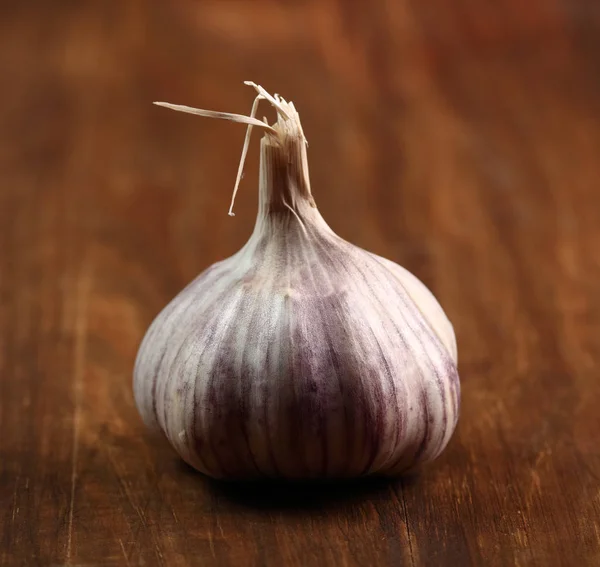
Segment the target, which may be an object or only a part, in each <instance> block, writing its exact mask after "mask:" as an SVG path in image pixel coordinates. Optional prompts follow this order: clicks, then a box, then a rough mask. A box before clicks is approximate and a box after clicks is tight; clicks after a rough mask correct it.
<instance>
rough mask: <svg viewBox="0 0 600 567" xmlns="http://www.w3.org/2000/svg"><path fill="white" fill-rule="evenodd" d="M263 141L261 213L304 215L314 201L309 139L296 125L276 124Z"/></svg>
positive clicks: (313, 204)
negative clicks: (272, 131) (309, 159)
mask: <svg viewBox="0 0 600 567" xmlns="http://www.w3.org/2000/svg"><path fill="white" fill-rule="evenodd" d="M277 126H279V128H277V130H278V132H277V133H276V134H272V133H270V132H268V133H267V134H266V135H265V136H264V137H263V139H262V140H261V144H260V179H259V209H260V210H259V215H260V216H262V217H273V216H278V217H279V216H290V215H292V216H294V215H297V216H300V217H304V216H305V214H306V213H308V212H309V210H310V209H314V208H315V202H314V200H313V198H312V194H311V191H310V180H309V174H308V161H307V156H306V142H305V140H304V137H303V135H302V133H301V132H300V131H299V130H298V129H297V128H294V129H291V128H289V127H288V128H286V127H285V126H286V124H285V123H284V124H283V125H281V126H280V125H279V124H278V125H277Z"/></svg>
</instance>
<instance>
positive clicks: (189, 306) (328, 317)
mask: <svg viewBox="0 0 600 567" xmlns="http://www.w3.org/2000/svg"><path fill="white" fill-rule="evenodd" d="M250 84H251V85H252V86H254V87H255V88H256V89H257V91H258V93H259V94H258V97H257V99H256V100H255V104H254V106H253V109H252V113H251V115H250V116H248V117H244V116H240V115H232V114H227V113H213V112H212V111H204V110H196V109H191V108H189V107H181V106H175V105H168V104H166V103H160V104H161V105H163V106H168V107H169V108H173V109H175V110H183V111H185V112H191V113H194V114H200V115H202V116H212V117H217V118H226V119H230V120H235V121H237V122H245V123H247V124H248V125H249V126H248V134H247V136H246V142H245V145H244V150H243V152H242V163H241V164H240V170H239V171H238V177H237V181H236V187H235V190H234V197H235V192H236V191H237V187H238V185H239V181H240V179H241V172H242V166H243V159H244V157H245V155H246V150H247V147H248V143H249V134H250V131H251V129H252V127H262V128H263V129H264V130H265V133H264V136H263V138H262V140H261V152H260V179H259V211H258V216H257V220H256V225H255V228H254V232H253V233H252V235H251V237H250V239H249V240H248V242H247V243H246V245H245V246H244V247H243V248H242V249H241V250H240V251H239V252H237V253H236V254H235V255H233V256H232V257H230V258H228V259H226V260H223V261H221V262H218V263H217V264H214V265H213V266H211V267H209V268H208V269H207V270H206V271H205V272H203V273H202V274H200V275H199V276H198V277H197V278H196V279H195V280H194V281H193V282H192V283H190V284H189V285H188V286H187V287H186V288H185V289H184V290H183V291H182V292H181V293H180V294H179V295H177V297H175V298H174V299H173V300H172V301H171V303H169V304H168V305H167V306H166V307H165V309H164V310H163V311H162V312H161V313H160V314H159V315H158V316H157V318H156V319H155V320H154V322H153V323H152V325H151V326H150V328H149V330H148V332H147V334H146V336H145V337H144V340H143V341H142V344H141V346H140V350H139V353H138V356H137V360H136V365H135V370H134V394H135V400H136V404H137V406H138V408H139V411H140V413H141V415H142V418H143V420H144V422H145V423H146V424H147V425H148V426H150V427H153V428H155V429H159V430H161V431H162V432H163V433H164V434H165V435H166V436H167V438H168V440H169V442H170V443H171V445H172V446H173V447H174V449H175V450H176V451H177V452H178V453H179V455H181V457H182V458H183V459H184V460H185V461H186V462H188V463H189V464H190V465H192V466H193V467H195V468H197V469H198V470H200V471H201V472H203V473H205V474H207V475H209V476H212V477H216V478H228V479H249V478H260V477H273V478H275V477H280V478H286V479H309V478H342V477H358V476H364V475H371V474H378V475H388V476H394V475H399V474H401V473H402V472H403V471H405V470H407V469H410V468H414V467H415V466H417V465H419V464H421V463H425V462H428V461H431V460H433V459H435V458H436V457H437V456H438V455H439V454H440V453H441V452H442V450H443V449H444V448H445V447H446V445H447V444H448V441H449V440H450V437H451V435H452V433H453V432H454V429H455V427H456V423H457V420H458V415H459V406H460V384H459V378H458V373H457V367H456V365H457V350H456V340H455V336H454V331H453V328H452V325H451V323H450V322H449V320H448V319H447V317H446V315H445V313H444V311H443V310H442V308H441V307H440V305H439V303H438V302H437V300H436V299H435V297H434V296H433V295H432V294H431V292H430V291H429V290H428V289H427V287H426V286H425V285H424V284H423V283H421V282H420V281H419V280H418V279H417V278H416V277H415V276H414V275H412V274H411V273H410V272H408V271H407V270H405V269H404V268H402V267H400V266H399V265H397V264H395V263H393V262H391V261H389V260H386V259H384V258H381V257H379V256H376V255H374V254H371V253H369V252H366V251H365V250H362V249H360V248H358V247H356V246H354V245H352V244H350V243H348V242H346V241H345V240H343V239H342V238H340V237H339V236H337V235H336V234H335V233H334V232H333V231H332V230H331V228H330V227H329V226H328V225H327V224H326V222H325V220H324V219H323V218H322V216H321V215H320V213H319V211H318V209H317V208H316V205H315V202H314V200H313V197H312V192H311V188H310V182H309V175H308V161H307V156H306V147H307V144H306V139H305V137H304V133H303V132H302V127H301V125H300V119H299V116H298V113H297V112H296V110H295V108H294V106H293V104H292V103H287V102H286V101H285V100H283V99H282V98H281V97H278V96H275V97H271V95H269V94H268V93H266V91H264V89H262V87H259V86H257V85H254V84H253V83H250ZM260 100H268V101H269V102H270V103H271V104H272V105H273V106H274V107H275V109H276V111H277V115H278V118H277V121H276V122H275V123H274V124H272V125H269V124H267V123H266V121H265V122H261V121H259V120H257V119H256V118H255V114H256V109H257V105H258V102H259V101H260ZM232 207H233V200H232ZM230 214H231V209H230Z"/></svg>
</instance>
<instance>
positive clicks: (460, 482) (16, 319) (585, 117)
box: [0, 0, 600, 567]
mask: <svg viewBox="0 0 600 567" xmlns="http://www.w3.org/2000/svg"><path fill="white" fill-rule="evenodd" d="M248 79H250V80H254V81H256V82H258V83H260V84H263V85H264V86H265V87H266V88H268V89H270V90H271V91H275V92H279V93H281V94H282V95H283V96H284V97H286V98H288V99H292V100H294V102H295V103H296V105H297V107H298V108H299V110H300V112H301V115H302V117H303V121H304V130H305V132H306V134H307V137H308V139H309V142H310V148H309V159H310V164H311V173H312V184H313V192H314V195H315V198H316V200H317V203H318V204H319V207H320V209H321V211H322V213H323V215H324V216H325V218H326V219H327V220H328V222H329V223H330V224H331V226H332V227H333V228H334V229H335V230H336V232H338V234H340V235H341V236H343V237H344V238H346V239H348V240H350V241H352V242H354V243H356V244H358V245H360V246H362V247H364V248H367V249H369V250H371V251H374V252H376V253H379V254H381V255H383V256H386V257H388V258H390V259H392V260H394V261H396V262H398V263H400V264H402V265H404V266H405V267H407V268H408V269H410V270H411V271H413V272H414V273H415V274H417V275H418V276H419V277H420V278H421V279H423V281H425V282H426V283H427V284H428V285H429V286H430V287H431V288H432V289H433V290H434V292H435V293H436V295H437V296H438V298H439V299H440V301H441V303H442V305H443V306H444V308H445V309H446V311H447V313H448V314H449V316H450V318H451V319H452V321H453V323H454V324H455V328H456V332H457V336H458V344H459V359H460V372H461V377H462V386H463V405H462V416H461V420H460V422H459V427H458V430H457V433H456V435H455V437H454V438H453V440H452V442H451V444H450V446H449V447H448V449H447V451H446V452H445V453H444V454H443V456H442V457H441V458H440V459H439V460H438V461H437V462H436V463H434V464H433V465H432V466H431V467H429V468H428V469H427V470H426V471H424V472H423V473H422V474H420V475H418V476H415V477H412V478H407V479H403V480H400V481H397V482H392V483H379V482H377V483H360V484H352V485H350V486H346V485H340V486H335V487H328V488H302V487H292V488H286V487H269V486H265V487H245V486H237V485H233V486H222V485H219V484H217V483H214V482H211V481H209V480H207V479H205V478H203V477H202V476H200V475H199V474H196V473H194V472H193V471H192V470H191V469H189V468H188V467H186V466H184V465H182V464H181V462H180V461H179V460H178V459H177V458H176V456H175V455H174V453H173V452H172V451H171V450H170V448H169V447H168V446H167V445H166V443H164V442H161V441H156V440H153V439H152V438H151V437H149V436H148V435H147V434H146V432H145V430H144V428H143V426H142V424H141V421H140V419H139V417H138V415H137V412H136V409H135V407H134V405H133V398H132V391H131V374H132V365H133V361H134V357H135V354H136V350H137V347H138V344H139V341H140V340H141V338H142V336H143V334H144V332H145V330H146V328H147V326H148V325H149V323H150V321H151V320H152V318H153V317H154V316H155V315H156V313H157V312H158V311H159V310H160V309H161V308H162V307H163V306H164V305H165V304H166V303H167V302H168V301H169V300H170V299H171V298H172V297H173V296H174V295H175V294H176V293H177V292H178V291H179V290H180V289H181V288H182V287H183V286H184V285H185V284H187V283H188V282H189V281H190V280H191V279H192V278H193V277H194V276H195V275H196V274H197V273H199V272H200V271H201V270H202V269H204V268H205V267H206V266H208V265H209V264H210V263H212V262H214V261H216V260H218V259H221V258H223V257H225V256H226V255H229V254H231V253H233V252H234V251H236V250H237V249H238V248H240V247H241V245H242V244H243V243H244V242H245V240H246V239H247V237H248V236H249V234H250V230H251V228H252V226H253V224H254V218H255V214H256V178H257V170H258V164H257V146H258V143H257V141H256V140H255V141H254V144H253V146H252V151H251V152H250V155H249V160H248V168H247V174H246V177H245V181H244V183H243V185H242V188H241V191H240V194H239V198H238V201H237V207H236V212H237V216H236V217H235V218H234V219H232V218H230V217H228V216H227V208H228V203H229V199H230V194H231V189H232V187H233V181H234V178H235V168H236V167H237V160H238V158H239V155H240V150H241V144H242V140H243V136H244V128H243V127H242V126H240V125H236V124H229V123H224V122H220V121H210V120H204V119H200V118H197V117H192V116H186V115H180V114H176V113H173V112H170V111H167V110H164V109H160V108H157V107H154V106H152V105H151V101H153V100H167V101H171V102H175V103H183V104H190V105H195V106H200V107H202V108H212V109H219V110H226V111H232V112H248V111H249V108H250V105H251V101H252V97H253V93H252V91H251V90H250V89H249V88H248V87H245V86H243V85H242V81H243V80H248ZM0 86H1V87H0V333H1V334H0V342H1V349H0V396H1V397H0V565H3V566H4V565H6V566H13V565H27V566H30V565H98V566H113V565H147V566H148V565H164V566H169V567H170V566H175V567H176V566H183V565H202V566H203V567H204V566H206V567H210V566H229V565H231V566H236V567H238V566H240V567H244V566H257V567H258V566H269V567H271V566H273V567H275V566H277V567H279V566H288V565H289V566H295V567H296V566H297V567H312V566H319V567H320V566H342V567H354V566H360V567H363V566H388V565H389V566H401V565H408V566H417V565H425V566H450V567H461V566H466V565H483V566H486V567H487V566H504V565H526V566H530V565H539V566H554V565H561V566H562V565H567V566H571V565H573V566H580V565H600V412H599V408H600V396H599V363H600V5H599V4H598V2H597V1H596V0H587V1H586V0H573V1H568V0H528V1H527V2H524V1H522V0H494V1H482V0H456V1H453V2H450V1H445V0H428V1H427V2H421V1H417V0H377V1H375V0H370V1H369V2H358V1H356V0H355V1H349V0H348V1H342V0H337V1H334V0H314V1H308V0H305V1H293V2H292V1H288V2H283V1H279V2H275V1H268V0H261V1H258V0H255V1H241V0H237V1H221V0H213V1H210V2H209V1H206V2H192V1H189V0H177V1H169V2H166V1H158V0H153V1H145V2H143V1H140V0H127V1H121V2H117V1H112V2H111V1H91V0H85V1H84V0H78V1H68V0H60V1H59V0H52V1H50V0H48V1H46V2H44V1H39V2H2V4H1V5H0ZM265 112H269V113H270V112H271V111H270V110H267V109H266V110H265ZM269 116H271V113H270V114H269Z"/></svg>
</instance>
